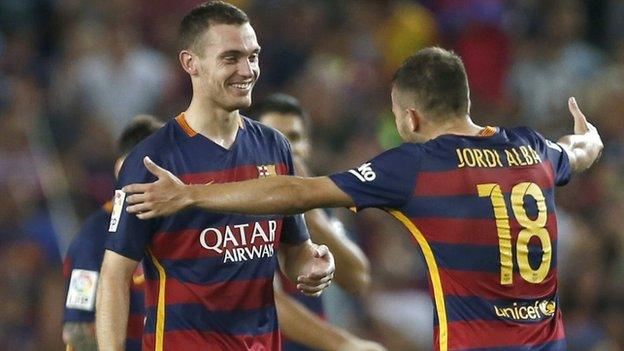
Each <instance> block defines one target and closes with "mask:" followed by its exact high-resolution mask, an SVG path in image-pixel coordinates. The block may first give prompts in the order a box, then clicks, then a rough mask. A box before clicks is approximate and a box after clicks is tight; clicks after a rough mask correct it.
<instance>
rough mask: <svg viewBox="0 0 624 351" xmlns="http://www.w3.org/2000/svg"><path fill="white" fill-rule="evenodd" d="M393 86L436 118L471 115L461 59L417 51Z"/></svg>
mask: <svg viewBox="0 0 624 351" xmlns="http://www.w3.org/2000/svg"><path fill="white" fill-rule="evenodd" d="M392 82H393V84H394V86H395V87H396V88H398V89H400V90H405V91H409V92H412V93H413V94H414V95H415V96H414V97H415V102H416V104H417V105H418V106H419V107H420V108H422V109H423V110H424V112H425V113H428V114H430V115H432V116H433V117H435V118H441V119H444V118H447V117H453V116H463V115H466V114H468V113H469V112H470V98H469V96H468V95H469V88H468V77H467V76H466V70H465V68H464V64H463V63H462V60H461V58H459V56H457V54H455V53H454V52H452V51H448V50H444V49H442V48H439V47H430V48H426V49H422V50H419V51H418V52H417V53H415V54H414V55H412V56H410V57H408V58H407V59H406V60H405V61H404V62H403V65H402V66H401V68H399V69H398V70H397V71H396V73H395V74H394V78H393V80H392Z"/></svg>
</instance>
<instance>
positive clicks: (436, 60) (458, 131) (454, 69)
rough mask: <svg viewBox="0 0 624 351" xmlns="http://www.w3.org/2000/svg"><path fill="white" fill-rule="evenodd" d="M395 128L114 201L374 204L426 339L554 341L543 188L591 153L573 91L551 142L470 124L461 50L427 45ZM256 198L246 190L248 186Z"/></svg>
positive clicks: (262, 208) (550, 221)
mask: <svg viewBox="0 0 624 351" xmlns="http://www.w3.org/2000/svg"><path fill="white" fill-rule="evenodd" d="M391 97H392V111H393V113H394V115H395V122H396V126H397V130H398V132H399V135H400V136H401V138H402V139H403V140H404V141H405V143H404V144H402V145H401V146H399V147H397V148H394V149H391V150H388V151H386V152H384V153H382V154H380V155H379V156H377V157H375V158H373V159H372V160H370V161H369V162H366V163H364V164H363V165H361V166H360V167H358V168H355V169H352V170H349V171H347V172H343V173H338V174H334V175H332V176H329V177H316V178H301V177H276V178H272V179H266V180H261V181H249V182H240V183H236V184H226V185H214V186H212V185H198V186H186V185H182V184H180V183H178V182H177V180H176V179H175V178H174V177H173V176H172V175H171V174H170V173H169V172H167V171H166V170H164V169H162V168H160V167H158V166H156V165H155V164H154V163H153V162H151V161H150V160H149V159H145V164H146V167H147V168H148V169H149V170H150V171H151V172H153V173H154V174H156V177H157V178H158V179H157V181H156V182H154V183H152V184H135V185H130V186H128V187H126V188H125V191H127V192H129V193H135V194H133V195H131V196H129V197H128V203H130V204H132V205H131V206H128V211H130V212H132V213H136V212H140V214H139V215H138V216H139V217H140V218H143V219H147V218H152V217H157V216H161V215H166V214H169V213H172V212H176V211H179V210H181V209H184V208H188V207H195V208H202V209H207V210H211V211H220V212H232V211H235V212H238V213H255V214H260V213H299V212H303V211H308V210H309V209H311V208H317V207H323V208H324V207H341V206H342V207H352V206H354V207H356V208H357V209H358V210H361V209H364V208H367V207H378V208H382V209H384V210H386V211H387V212H388V213H389V214H391V215H392V216H394V217H396V218H397V219H398V220H400V221H401V222H402V223H403V224H404V225H405V227H406V228H407V229H408V230H409V231H410V233H411V234H412V235H413V236H414V239H415V240H416V242H417V243H418V244H419V246H420V248H421V250H422V252H423V254H424V257H425V261H426V263H427V266H428V268H429V274H430V291H431V295H432V299H433V302H434V310H435V318H434V324H435V327H434V335H435V338H434V348H435V350H442V351H445V350H468V349H478V350H501V349H505V350H526V349H528V348H531V349H539V350H565V349H566V343H565V334H564V330H563V323H562V318H561V312H560V310H559V301H558V297H557V259H556V257H557V255H556V247H557V236H558V233H557V223H556V211H555V203H554V189H555V187H556V186H561V185H565V184H566V183H567V182H568V180H569V179H570V176H571V173H576V172H580V171H583V170H585V169H587V168H589V167H590V166H591V165H592V164H593V163H594V162H595V161H596V160H597V159H598V157H599V156H600V153H601V151H602V148H603V145H602V141H601V138H600V136H599V134H598V132H597V130H596V128H594V127H593V126H592V125H591V124H590V123H588V122H587V120H586V118H585V116H584V115H583V114H582V112H581V111H580V109H579V108H578V106H577V103H576V101H575V99H574V98H570V99H569V101H568V104H569V108H570V112H571V113H572V116H573V118H574V134H572V135H567V136H564V137H563V138H561V139H559V140H558V142H557V143H554V142H551V141H548V140H547V139H545V138H543V137H542V136H541V135H540V134H538V133H537V132H535V131H533V130H531V129H529V128H524V127H523V128H503V127H497V128H495V127H481V126H478V125H476V124H474V123H473V122H472V119H471V118H470V115H469V112H470V111H469V109H470V98H469V88H468V80H467V77H466V73H465V70H464V66H463V63H462V62H461V59H460V58H459V57H458V56H457V55H455V54H454V53H452V52H449V51H446V50H444V49H441V48H427V49H423V50H420V51H418V52H417V53H416V54H414V55H413V56H410V57H409V58H408V59H407V60H406V61H405V62H404V64H403V65H402V66H401V68H399V70H398V71H397V72H396V74H395V76H394V81H393V84H392V94H391ZM265 193H271V194H273V196H271V197H270V198H263V199H262V201H251V199H256V198H257V197H258V195H259V194H265Z"/></svg>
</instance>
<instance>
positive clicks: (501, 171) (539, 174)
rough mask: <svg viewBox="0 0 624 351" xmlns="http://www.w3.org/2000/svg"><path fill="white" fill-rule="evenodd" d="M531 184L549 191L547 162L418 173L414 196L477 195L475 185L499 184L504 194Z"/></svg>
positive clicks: (552, 180)
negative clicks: (521, 185) (520, 165)
mask: <svg viewBox="0 0 624 351" xmlns="http://www.w3.org/2000/svg"><path fill="white" fill-rule="evenodd" d="M524 181H531V182H533V183H536V184H537V185H538V186H539V187H540V188H541V189H550V188H552V187H553V186H554V184H555V176H554V173H553V169H552V165H551V163H550V161H547V160H546V161H544V162H542V163H538V164H536V165H533V166H525V167H505V168H458V169H453V170H450V171H441V172H420V173H419V174H418V180H417V182H416V187H415V189H414V196H449V195H477V187H476V185H475V184H476V183H498V184H500V186H501V188H502V189H503V192H508V191H509V190H510V189H511V188H512V187H513V186H514V185H516V184H518V183H520V182H524Z"/></svg>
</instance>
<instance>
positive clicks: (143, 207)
mask: <svg viewBox="0 0 624 351" xmlns="http://www.w3.org/2000/svg"><path fill="white" fill-rule="evenodd" d="M151 210H152V208H151V204H150V203H149V202H142V203H138V204H135V205H131V206H128V207H126V211H128V212H130V213H141V212H147V211H151Z"/></svg>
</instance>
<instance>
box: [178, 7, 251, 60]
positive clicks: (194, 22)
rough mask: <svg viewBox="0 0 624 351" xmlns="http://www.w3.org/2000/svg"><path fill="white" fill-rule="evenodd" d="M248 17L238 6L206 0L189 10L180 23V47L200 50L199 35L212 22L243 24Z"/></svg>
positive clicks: (246, 21)
mask: <svg viewBox="0 0 624 351" xmlns="http://www.w3.org/2000/svg"><path fill="white" fill-rule="evenodd" d="M248 22H249V17H247V14H246V13H245V12H243V10H241V9H239V8H238V7H236V6H234V5H231V4H228V3H227V2H223V1H208V2H205V3H203V4H201V5H199V6H197V7H195V8H194V9H192V10H191V12H189V13H188V14H187V15H186V16H184V18H183V19H182V22H181V23H180V33H179V35H180V49H193V50H195V51H197V52H198V53H199V52H200V49H201V47H200V46H199V40H198V39H199V37H200V36H201V35H202V33H204V32H205V31H206V30H207V29H208V28H210V26H211V25H213V24H238V25H241V24H245V23H248Z"/></svg>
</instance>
